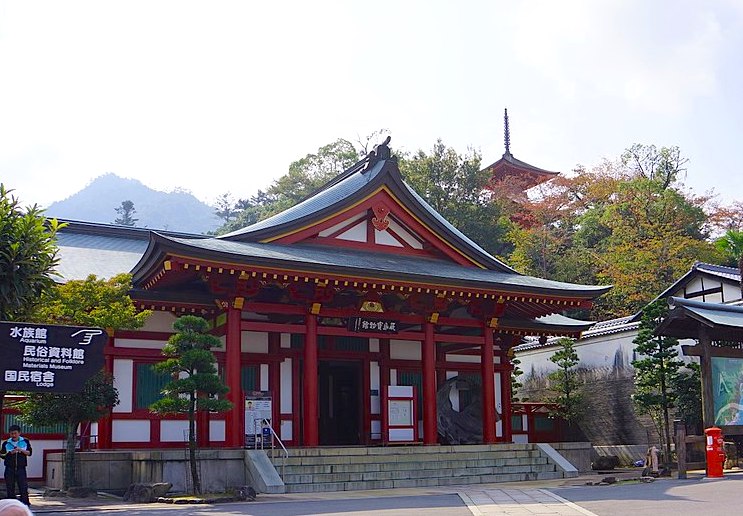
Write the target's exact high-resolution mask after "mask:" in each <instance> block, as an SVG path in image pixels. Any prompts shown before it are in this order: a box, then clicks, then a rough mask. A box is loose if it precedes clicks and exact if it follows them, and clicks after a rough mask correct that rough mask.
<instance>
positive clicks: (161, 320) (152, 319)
mask: <svg viewBox="0 0 743 516" xmlns="http://www.w3.org/2000/svg"><path fill="white" fill-rule="evenodd" d="M176 319H177V317H176V316H175V314H173V313H172V312H164V311H154V312H152V315H150V316H149V317H148V318H147V321H145V323H144V326H143V327H142V330H143V331H165V332H168V333H173V323H174V322H175V320H176Z"/></svg>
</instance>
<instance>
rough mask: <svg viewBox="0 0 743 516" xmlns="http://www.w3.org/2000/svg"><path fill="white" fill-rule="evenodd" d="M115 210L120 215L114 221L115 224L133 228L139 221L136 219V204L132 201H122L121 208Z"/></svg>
mask: <svg viewBox="0 0 743 516" xmlns="http://www.w3.org/2000/svg"><path fill="white" fill-rule="evenodd" d="M114 210H116V213H118V214H119V216H118V217H117V218H116V219H115V220H114V224H118V225H119V226H129V227H133V226H135V225H136V223H137V221H138V220H139V219H135V218H134V214H135V213H136V212H137V210H136V209H135V208H134V203H133V202H132V201H129V200H126V201H121V206H119V207H118V208H114Z"/></svg>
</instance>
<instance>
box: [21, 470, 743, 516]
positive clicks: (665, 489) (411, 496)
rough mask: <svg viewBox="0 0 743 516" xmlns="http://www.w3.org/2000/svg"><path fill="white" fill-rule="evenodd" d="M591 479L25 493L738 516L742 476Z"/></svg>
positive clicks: (422, 515) (287, 514) (392, 513)
mask: <svg viewBox="0 0 743 516" xmlns="http://www.w3.org/2000/svg"><path fill="white" fill-rule="evenodd" d="M597 479H600V477H597V476H596V475H593V476H590V477H589V476H586V477H580V478H578V479H570V480H555V481H545V482H519V483H509V484H489V485H464V486H451V487H448V488H447V487H437V488H421V489H412V488H411V489H383V490H374V491H345V492H331V493H312V494H286V495H265V494H263V495H259V497H258V500H257V501H255V502H240V503H220V504H212V505H171V504H162V503H154V504H126V503H123V502H122V501H121V500H119V499H115V498H112V497H103V496H98V497H97V498H92V499H91V498H88V499H70V498H43V496H42V495H41V491H35V492H32V497H31V502H32V504H33V510H34V513H35V514H72V513H84V514H85V515H86V516H96V515H98V514H100V515H103V514H104V513H107V514H110V513H112V512H120V513H126V514H127V516H140V515H141V516H144V515H147V516H160V515H162V516H165V515H173V514H178V515H213V516H217V515H237V514H242V515H249V516H303V515H315V516H322V515H333V516H339V515H343V514H349V515H350V514H352V515H353V516H398V515H399V516H473V515H474V516H501V515H502V516H527V515H553V516H581V515H582V516H591V515H594V516H627V515H632V516H651V515H652V516H698V515H699V514H705V516H715V515H725V516H727V515H731V514H739V513H740V509H739V505H740V502H739V496H740V492H741V491H742V490H743V472H740V473H739V472H737V471H736V472H731V473H726V476H725V478H724V479H719V480H708V479H705V478H704V476H703V475H702V474H701V473H698V474H692V475H690V478H689V479H687V480H678V479H659V480H657V481H655V482H652V483H647V484H646V483H640V482H637V481H627V482H619V483H617V484H613V485H597V486H595V485H593V486H589V485H586V482H588V481H591V480H594V481H595V480H597Z"/></svg>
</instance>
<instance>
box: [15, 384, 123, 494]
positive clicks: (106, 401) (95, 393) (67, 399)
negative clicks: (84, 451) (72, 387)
mask: <svg viewBox="0 0 743 516" xmlns="http://www.w3.org/2000/svg"><path fill="white" fill-rule="evenodd" d="M118 402H119V395H118V392H117V391H116V388H115V387H114V385H113V376H111V375H110V374H108V373H105V372H103V371H100V372H98V373H96V374H95V375H94V376H93V377H91V378H90V379H89V380H88V381H86V382H85V385H84V387H83V390H82V391H81V392H75V393H71V394H62V393H59V394H57V393H47V392H44V393H29V394H28V395H27V397H26V399H25V400H24V401H22V402H20V403H19V404H18V408H20V410H21V414H22V419H23V421H24V422H27V423H29V424H31V425H56V424H60V423H62V424H64V427H65V462H64V464H65V474H64V482H63V488H64V489H68V488H69V487H71V486H73V485H77V481H78V479H77V478H76V477H77V475H75V445H76V443H77V440H76V438H75V437H76V433H77V428H78V427H79V426H80V424H81V423H83V422H84V421H97V420H98V419H100V418H101V417H103V416H105V415H106V414H108V412H109V411H110V409H111V407H113V406H114V405H116V404H117V403H118Z"/></svg>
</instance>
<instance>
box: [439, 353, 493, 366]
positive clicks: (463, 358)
mask: <svg viewBox="0 0 743 516" xmlns="http://www.w3.org/2000/svg"><path fill="white" fill-rule="evenodd" d="M446 360H448V361H449V362H464V363H468V364H479V363H480V357H479V356H477V355H446ZM493 363H495V360H493Z"/></svg>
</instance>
